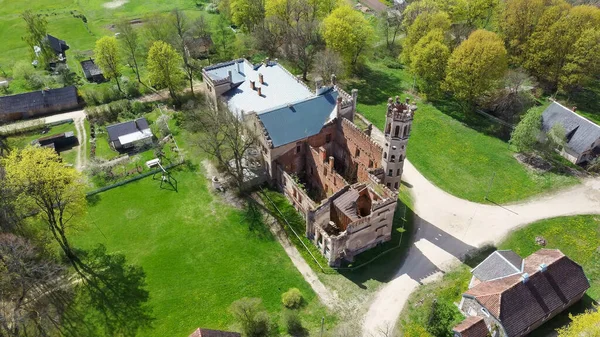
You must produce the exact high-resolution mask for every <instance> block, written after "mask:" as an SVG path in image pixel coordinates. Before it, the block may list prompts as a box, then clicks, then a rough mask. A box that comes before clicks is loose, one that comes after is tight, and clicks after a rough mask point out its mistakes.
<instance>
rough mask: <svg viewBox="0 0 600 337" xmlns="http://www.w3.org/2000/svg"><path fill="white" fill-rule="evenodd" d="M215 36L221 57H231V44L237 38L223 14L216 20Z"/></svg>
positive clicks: (224, 58) (222, 58)
mask: <svg viewBox="0 0 600 337" xmlns="http://www.w3.org/2000/svg"><path fill="white" fill-rule="evenodd" d="M213 37H214V42H215V45H216V46H217V53H218V55H219V59H221V60H226V59H229V58H230V56H231V44H232V43H233V41H234V40H235V34H234V33H233V32H232V31H231V28H229V24H228V23H227V19H226V18H225V17H224V16H223V15H219V17H218V18H217V19H216V20H215V21H214V26H213Z"/></svg>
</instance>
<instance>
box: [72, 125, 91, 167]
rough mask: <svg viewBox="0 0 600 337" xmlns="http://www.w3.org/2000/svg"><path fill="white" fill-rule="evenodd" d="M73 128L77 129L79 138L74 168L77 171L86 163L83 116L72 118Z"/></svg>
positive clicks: (85, 138)
mask: <svg viewBox="0 0 600 337" xmlns="http://www.w3.org/2000/svg"><path fill="white" fill-rule="evenodd" d="M73 121H74V124H75V130H77V139H78V140H79V146H77V159H76V162H75V168H76V169H77V170H79V171H83V169H84V168H85V167H86V165H87V155H86V154H87V143H88V140H87V132H86V131H85V125H84V123H83V121H84V118H81V117H78V118H75V119H74V120H73Z"/></svg>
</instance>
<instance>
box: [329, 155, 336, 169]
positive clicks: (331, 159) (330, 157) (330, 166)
mask: <svg viewBox="0 0 600 337" xmlns="http://www.w3.org/2000/svg"><path fill="white" fill-rule="evenodd" d="M334 161H335V159H334V158H333V156H329V169H330V170H331V172H333V164H334Z"/></svg>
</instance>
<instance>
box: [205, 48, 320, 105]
mask: <svg viewBox="0 0 600 337" xmlns="http://www.w3.org/2000/svg"><path fill="white" fill-rule="evenodd" d="M204 70H205V72H206V73H207V74H208V76H209V77H210V78H211V79H213V80H221V79H225V78H227V77H228V76H229V72H230V71H231V83H232V84H233V85H234V87H233V88H232V89H230V90H229V91H228V92H226V93H225V94H223V98H224V99H225V101H226V102H227V106H228V107H229V110H230V111H232V112H233V113H236V114H240V113H241V112H242V111H244V112H245V113H248V112H252V111H254V112H264V111H268V110H271V109H274V108H276V107H279V106H282V105H284V104H287V103H290V102H296V101H299V100H303V99H306V98H309V97H314V96H315V94H314V92H312V91H311V90H309V89H308V88H307V87H306V86H305V85H304V84H303V83H301V82H300V81H299V80H298V79H297V78H296V77H294V76H293V75H292V74H290V73H289V72H288V71H287V70H285V69H284V68H283V67H282V66H281V65H279V64H278V63H276V62H271V63H269V65H268V66H266V65H264V64H259V65H257V66H254V65H252V64H251V63H250V62H248V61H246V60H243V59H242V60H236V61H231V62H226V63H223V64H220V65H217V66H212V67H206V68H204ZM259 73H260V74H262V75H263V79H264V83H263V84H261V83H259V78H258V77H259V76H258V74H259ZM250 81H254V82H255V85H256V87H260V88H261V95H260V96H259V95H258V91H257V90H253V89H252V88H251V87H250Z"/></svg>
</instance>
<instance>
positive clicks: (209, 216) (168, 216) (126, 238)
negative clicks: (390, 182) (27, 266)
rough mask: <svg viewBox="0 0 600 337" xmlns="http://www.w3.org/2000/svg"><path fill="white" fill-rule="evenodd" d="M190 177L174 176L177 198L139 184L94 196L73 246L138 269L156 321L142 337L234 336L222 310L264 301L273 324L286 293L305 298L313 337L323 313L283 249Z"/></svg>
mask: <svg viewBox="0 0 600 337" xmlns="http://www.w3.org/2000/svg"><path fill="white" fill-rule="evenodd" d="M196 169H197V168H195V169H192V170H190V169H188V168H185V169H181V170H178V171H177V172H174V173H173V176H174V177H175V178H176V179H177V181H178V192H175V191H171V190H166V189H162V190H161V189H160V188H159V182H158V181H155V180H152V178H145V179H142V180H140V181H138V182H134V183H131V184H128V185H125V186H122V187H119V188H117V189H113V190H110V191H107V192H104V193H101V194H98V195H97V197H94V198H92V199H91V201H90V207H89V212H88V213H89V215H88V218H87V220H88V221H87V222H88V223H89V225H88V227H87V228H84V229H82V230H81V231H80V232H79V233H78V234H76V243H77V244H78V245H81V246H82V247H92V246H94V245H96V244H98V243H103V244H105V245H106V247H107V248H108V250H109V251H112V252H120V253H123V254H125V255H126V256H127V258H128V261H130V262H131V263H135V264H138V265H140V266H142V267H143V268H144V270H145V272H146V274H147V279H146V281H147V289H148V290H149V291H150V296H151V301H150V304H151V305H152V307H153V315H154V317H155V318H156V321H155V324H154V328H153V330H152V331H149V332H144V333H143V334H142V335H143V336H161V337H162V336H187V335H188V334H189V333H191V332H192V331H193V330H194V329H195V328H197V327H199V326H200V327H207V328H216V329H236V328H235V326H234V322H233V318H232V317H231V316H230V315H229V314H228V307H229V305H230V304H231V303H232V302H233V301H235V300H237V299H239V298H242V297H259V298H262V299H263V302H264V304H265V306H266V308H267V309H268V311H269V312H270V313H271V314H273V315H274V317H275V320H276V321H278V320H279V318H280V312H281V311H282V309H283V308H282V305H281V294H282V293H283V292H285V291H286V290H287V289H288V288H291V287H297V288H299V289H300V290H301V291H302V293H303V294H304V297H305V299H306V301H307V306H306V307H305V308H304V309H302V314H301V315H302V317H303V319H304V321H305V326H306V327H307V328H308V329H309V331H311V332H313V331H316V330H317V329H318V326H319V323H320V318H321V316H323V315H325V316H327V315H326V313H325V310H324V309H323V307H321V306H320V304H319V302H318V299H317V298H316V297H315V294H314V293H313V292H312V290H311V288H310V286H309V285H308V284H307V283H306V282H305V281H304V280H303V278H302V276H301V275H300V273H299V272H298V271H297V270H296V269H295V267H294V266H293V265H292V263H291V261H290V260H289V258H288V257H287V256H286V254H285V252H284V251H283V249H282V247H281V246H280V245H279V243H278V242H277V241H275V240H274V238H273V237H272V236H271V234H270V232H269V231H268V230H266V229H265V227H264V225H263V224H262V223H261V224H260V226H257V225H256V223H253V226H251V224H250V222H249V220H248V218H247V217H246V216H245V213H244V211H242V210H238V209H234V208H232V207H230V206H228V205H226V204H223V202H222V201H221V200H220V199H219V198H218V197H214V196H213V195H212V194H211V193H210V192H209V191H208V189H207V182H206V180H205V178H204V177H203V176H202V174H201V173H200V172H197V171H196ZM117 205H118V207H117ZM327 321H328V325H330V324H331V322H332V321H333V319H332V318H331V317H327ZM280 326H282V329H283V323H281V322H280Z"/></svg>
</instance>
